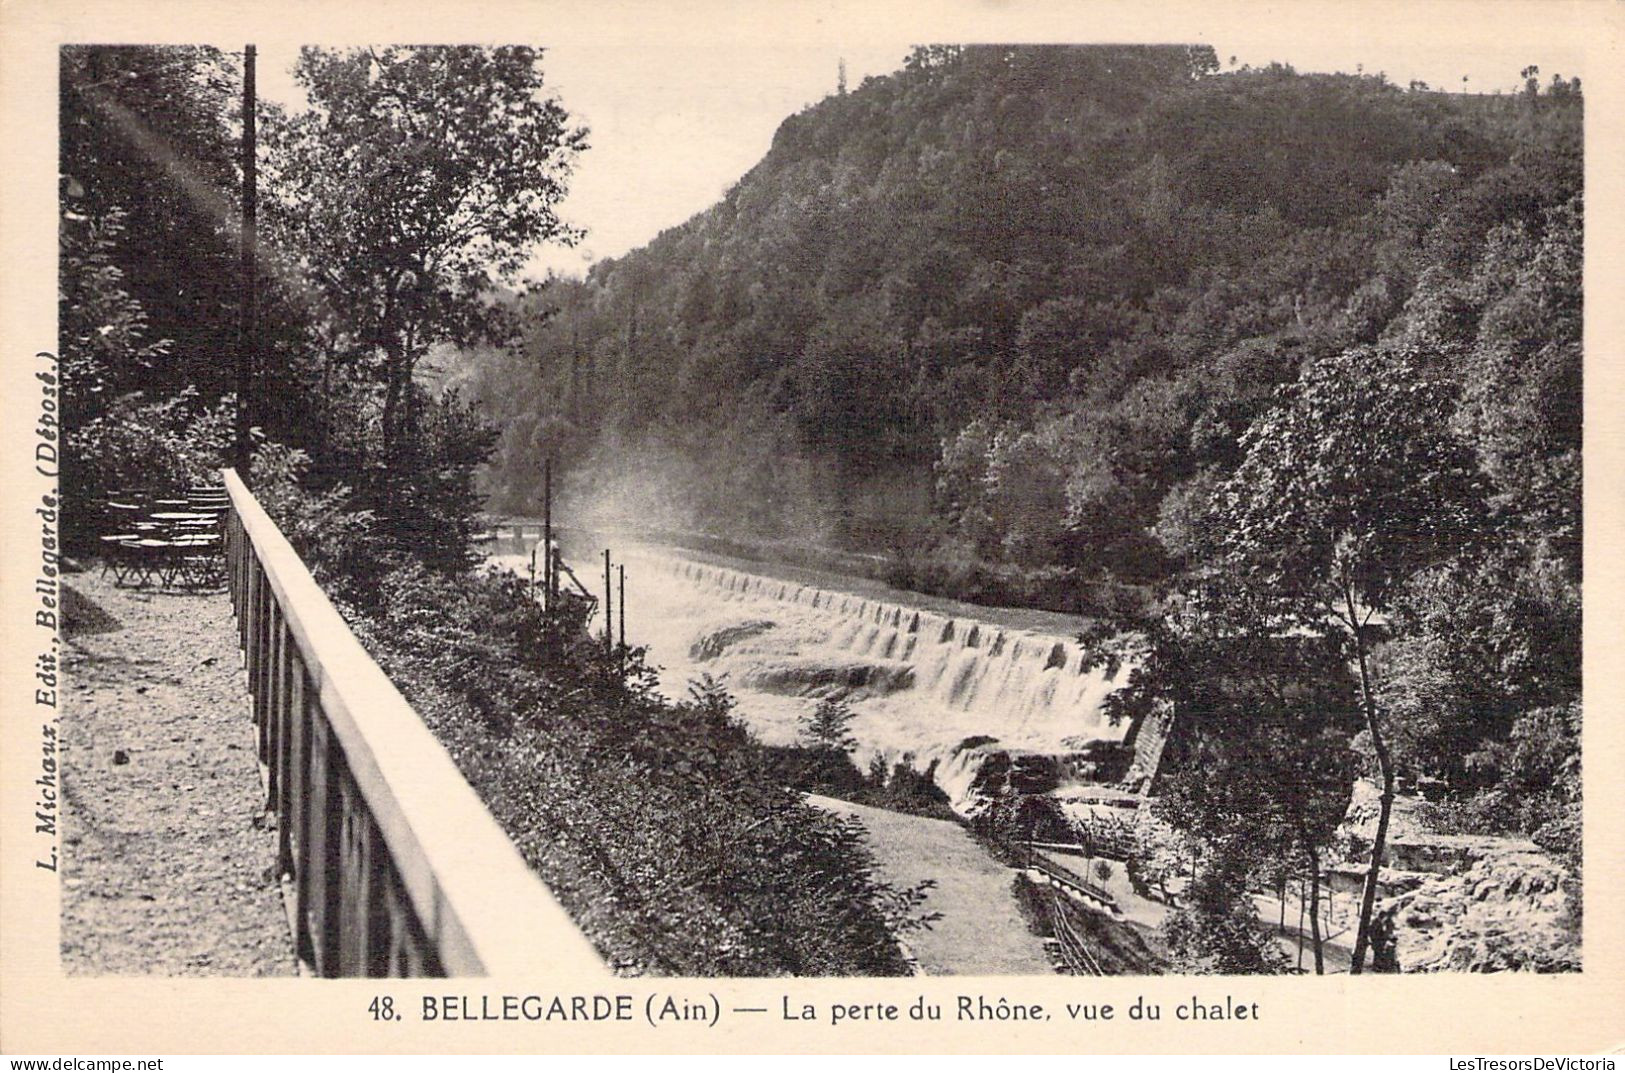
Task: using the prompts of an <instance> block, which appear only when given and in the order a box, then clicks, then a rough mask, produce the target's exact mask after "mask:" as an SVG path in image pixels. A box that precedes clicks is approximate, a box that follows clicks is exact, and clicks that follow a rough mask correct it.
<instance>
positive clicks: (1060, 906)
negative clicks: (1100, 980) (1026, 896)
mask: <svg viewBox="0 0 1625 1073" xmlns="http://www.w3.org/2000/svg"><path fill="white" fill-rule="evenodd" d="M1050 913H1051V914H1052V919H1053V920H1054V922H1055V926H1054V932H1055V942H1056V944H1057V945H1058V946H1059V947H1060V950H1061V960H1062V961H1065V962H1066V966H1067V968H1068V969H1070V970H1072V974H1073V975H1074V976H1104V975H1106V974H1105V973H1104V972H1102V971H1101V968H1100V962H1099V961H1097V960H1095V956H1094V955H1093V954H1091V953H1090V952H1089V946H1088V944H1087V943H1085V942H1084V941H1083V937H1082V936H1080V935H1079V934H1078V932H1077V929H1076V928H1074V927H1073V926H1072V921H1071V920H1070V919H1069V918H1068V917H1067V915H1066V904H1065V902H1064V900H1063V898H1062V895H1061V892H1060V891H1055V892H1053V893H1052V895H1051V900H1050Z"/></svg>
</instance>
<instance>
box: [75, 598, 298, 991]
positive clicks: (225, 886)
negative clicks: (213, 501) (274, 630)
mask: <svg viewBox="0 0 1625 1073" xmlns="http://www.w3.org/2000/svg"><path fill="white" fill-rule="evenodd" d="M65 582H66V586H65V588H67V589H70V590H72V591H71V593H70V594H69V595H68V596H67V599H68V601H69V603H68V605H67V607H66V612H65V614H66V618H67V623H66V626H65V630H64V632H65V633H66V634H67V644H66V645H65V646H64V647H65V652H66V656H65V659H64V668H65V670H66V674H67V694H66V698H65V701H64V704H63V712H62V734H63V757H62V760H63V782H62V785H63V794H64V811H63V817H62V823H63V855H64V866H63V879H62V966H63V969H64V971H66V972H68V973H79V974H88V975H101V974H132V973H133V974H143V975H165V976H183V975H184V976H288V975H293V973H294V971H295V963H294V958H293V950H292V943H291V940H290V939H289V935H288V923H287V917H286V916H285V915H284V913H283V908H282V896H281V892H280V889H279V887H278V884H277V881H276V876H275V852H276V832H275V830H274V824H273V823H268V822H267V821H266V816H265V814H264V811H263V796H264V795H263V791H262V790H261V785H260V778H259V771H258V766H257V764H256V762H255V759H254V730H253V723H252V721H251V720H250V718H249V714H248V695H247V692H246V690H245V687H244V681H243V672H242V662H241V657H240V656H239V654H238V649H237V633H236V627H235V625H234V622H233V619H232V613H231V602H230V599H229V598H228V597H227V596H226V595H225V594H224V593H208V594H178V593H154V592H145V591H136V590H128V589H119V588H116V587H114V585H113V584H112V582H111V581H110V580H108V579H103V578H100V577H97V576H96V573H95V572H94V571H93V570H92V571H89V572H86V573H81V574H74V575H70V576H69V577H67V578H66V579H65Z"/></svg>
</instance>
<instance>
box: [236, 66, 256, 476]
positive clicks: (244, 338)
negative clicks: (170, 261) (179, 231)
mask: <svg viewBox="0 0 1625 1073" xmlns="http://www.w3.org/2000/svg"><path fill="white" fill-rule="evenodd" d="M255 111H256V109H255V98H254V46H253V45H245V46H243V145H242V166H243V209H242V212H243V218H242V225H243V229H242V234H241V236H240V241H241V244H240V251H239V252H240V254H241V258H242V279H241V286H242V294H241V296H240V298H241V309H240V313H241V320H240V322H239V324H238V337H237V443H236V451H235V454H236V462H237V472H238V473H239V474H241V475H242V476H243V478H244V479H245V480H246V479H247V477H248V463H249V453H250V452H249V442H248V434H249V429H250V428H252V427H253V414H252V410H253V397H254V356H255V355H254V352H255V349H256V348H255V346H254V342H255V339H254V336H255V330H256V320H257V317H256V312H255V308H254V306H255V301H254V290H255V280H254V255H255V247H256V245H257V240H258V224H257V221H256V209H255V203H256V201H257V196H256V194H257V187H258V168H257V164H256V160H255V155H254V141H255V130H254V121H255Z"/></svg>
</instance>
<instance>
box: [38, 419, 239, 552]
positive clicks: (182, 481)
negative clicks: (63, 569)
mask: <svg viewBox="0 0 1625 1073" xmlns="http://www.w3.org/2000/svg"><path fill="white" fill-rule="evenodd" d="M232 422H233V407H232V403H231V401H230V400H226V401H223V402H221V403H219V404H218V405H216V406H213V407H209V406H205V405H204V404H203V403H202V401H201V400H200V399H199V397H198V393H197V392H196V391H195V390H193V389H191V388H187V389H186V390H185V391H182V392H181V393H180V394H179V395H176V396H173V397H171V398H168V399H160V400H157V401H152V400H149V399H147V398H146V397H145V396H143V395H142V394H140V393H139V392H137V393H135V394H131V395H125V396H123V397H122V398H119V399H117V400H115V401H114V402H113V403H112V405H110V406H109V407H108V408H107V411H106V412H105V413H102V414H100V415H98V416H96V417H93V418H91V419H90V420H88V421H85V422H83V423H80V424H75V425H73V426H72V427H70V428H69V429H68V430H67V433H66V436H65V444H64V446H65V451H64V454H63V465H62V477H61V485H62V495H63V502H64V504H65V509H64V537H65V539H66V540H67V541H68V543H69V546H70V547H73V548H75V549H77V550H84V549H86V548H88V547H90V546H92V545H93V544H94V541H95V538H96V537H97V536H98V535H100V534H101V533H103V532H106V527H105V523H104V511H105V507H106V504H107V501H108V499H109V497H110V496H111V495H112V494H113V493H115V492H126V491H135V490H151V491H158V492H168V493H175V492H183V491H185V490H186V488H187V487H188V486H189V485H194V484H202V483H210V484H212V483H214V482H216V481H218V480H219V477H220V467H221V466H222V465H223V464H224V462H225V452H226V448H227V447H228V446H229V445H230V444H231V438H232Z"/></svg>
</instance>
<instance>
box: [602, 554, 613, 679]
mask: <svg viewBox="0 0 1625 1073" xmlns="http://www.w3.org/2000/svg"><path fill="white" fill-rule="evenodd" d="M613 598H614V593H612V592H611V591H610V588H609V549H608V548H605V549H604V655H606V656H608V655H611V654H613V653H614V651H615V617H614V615H615V604H614V602H613Z"/></svg>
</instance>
